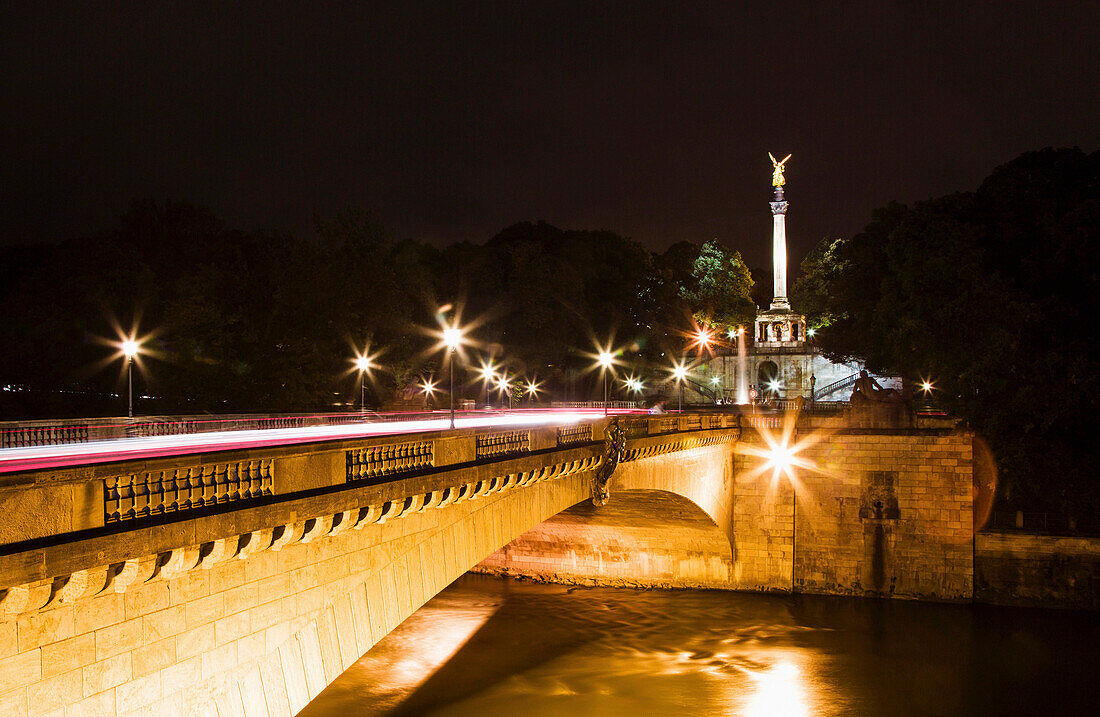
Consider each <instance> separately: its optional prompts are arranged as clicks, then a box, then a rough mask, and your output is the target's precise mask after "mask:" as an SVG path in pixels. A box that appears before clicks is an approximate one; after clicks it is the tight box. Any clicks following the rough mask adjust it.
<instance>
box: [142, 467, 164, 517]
mask: <svg viewBox="0 0 1100 717" xmlns="http://www.w3.org/2000/svg"><path fill="white" fill-rule="evenodd" d="M146 476H147V477H148V481H147V485H148V486H149V515H160V514H161V513H163V512H164V471H157V472H156V473H147V474H146Z"/></svg>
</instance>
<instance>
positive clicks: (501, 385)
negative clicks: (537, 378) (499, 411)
mask: <svg viewBox="0 0 1100 717" xmlns="http://www.w3.org/2000/svg"><path fill="white" fill-rule="evenodd" d="M497 388H498V389H499V390H500V392H501V393H502V394H505V393H506V394H508V410H509V411H511V410H512V384H511V383H509V381H508V374H506V373H503V372H501V374H500V376H499V377H498V378H497ZM503 398H504V396H501V399H502V400H501V404H502V405H501V408H503V407H504V406H503Z"/></svg>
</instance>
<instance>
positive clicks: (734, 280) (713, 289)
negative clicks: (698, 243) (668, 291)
mask: <svg viewBox="0 0 1100 717" xmlns="http://www.w3.org/2000/svg"><path fill="white" fill-rule="evenodd" d="M752 286H753V281H752V276H751V275H750V274H749V268H748V267H747V266H746V265H745V262H744V261H743V260H742V259H741V253H740V252H737V251H730V250H729V249H727V248H726V247H724V246H722V245H721V244H720V243H719V242H717V241H708V242H707V243H706V244H704V245H703V247H702V249H701V250H700V251H699V255H698V256H697V257H696V258H695V261H694V262H693V263H692V266H691V280H690V281H689V282H685V285H683V286H682V287H681V289H680V296H681V297H683V299H684V300H686V301H687V302H688V304H689V305H690V306H691V308H692V316H693V317H694V319H695V321H696V322H697V323H699V324H703V325H707V326H714V327H716V328H718V329H720V330H721V331H722V332H723V333H724V332H725V331H726V330H727V329H729V328H730V327H735V326H737V325H739V324H751V323H752V322H753V320H754V319H755V318H756V305H755V304H754V303H753V301H752Z"/></svg>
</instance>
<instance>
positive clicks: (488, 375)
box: [478, 361, 497, 404]
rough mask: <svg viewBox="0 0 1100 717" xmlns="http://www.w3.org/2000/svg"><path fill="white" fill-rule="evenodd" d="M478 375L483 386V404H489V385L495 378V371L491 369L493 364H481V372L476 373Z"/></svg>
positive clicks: (490, 362)
mask: <svg viewBox="0 0 1100 717" xmlns="http://www.w3.org/2000/svg"><path fill="white" fill-rule="evenodd" d="M478 375H479V376H480V377H481V380H482V382H484V384H485V403H486V404H488V403H489V384H490V383H495V382H496V378H497V372H496V369H495V368H494V367H493V362H492V361H489V362H487V363H483V364H481V370H480V371H478Z"/></svg>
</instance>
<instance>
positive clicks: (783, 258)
mask: <svg viewBox="0 0 1100 717" xmlns="http://www.w3.org/2000/svg"><path fill="white" fill-rule="evenodd" d="M768 156H769V157H771V160H772V166H773V167H774V168H775V171H774V172H772V188H773V191H772V200H771V202H770V204H771V208H772V281H773V283H774V288H775V291H774V292H773V293H774V296H773V297H772V306H771V308H773V309H790V308H791V305H790V302H788V301H787V226H786V223H785V220H786V216H787V202H786V200H785V199H784V198H783V185H784V184H786V180H785V179H784V178H783V165H785V164H786V163H787V160H788V159H790V158H791V155H789V154H788V155H787V156H786V157H785V158H784V159H783V161H782V162H779V161H776V159H775V157H774V156H772V153H771V152H768Z"/></svg>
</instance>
